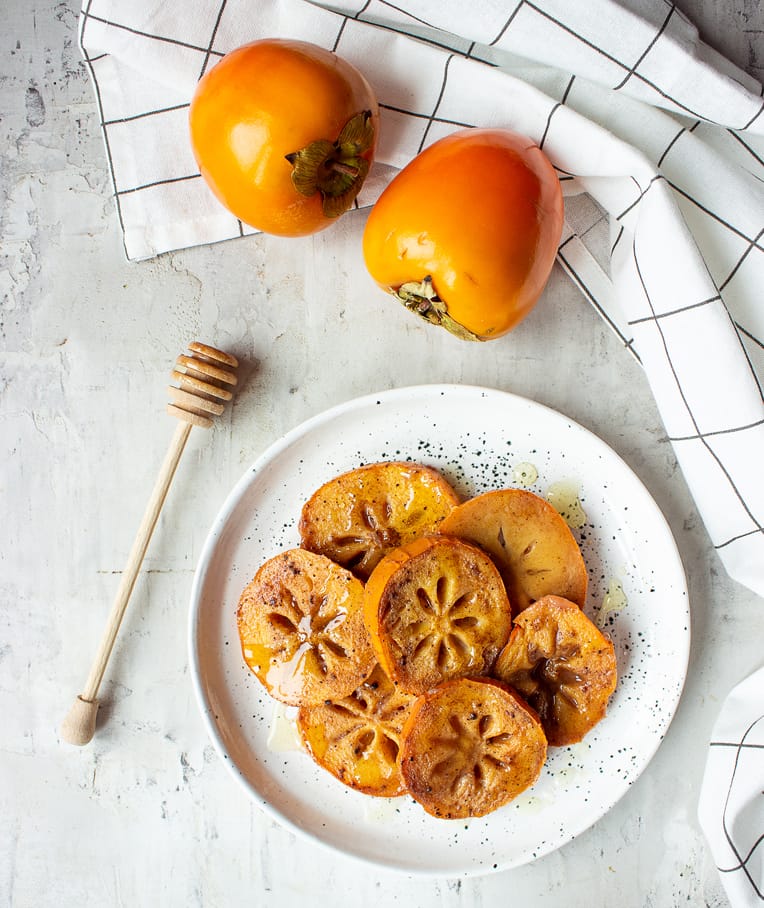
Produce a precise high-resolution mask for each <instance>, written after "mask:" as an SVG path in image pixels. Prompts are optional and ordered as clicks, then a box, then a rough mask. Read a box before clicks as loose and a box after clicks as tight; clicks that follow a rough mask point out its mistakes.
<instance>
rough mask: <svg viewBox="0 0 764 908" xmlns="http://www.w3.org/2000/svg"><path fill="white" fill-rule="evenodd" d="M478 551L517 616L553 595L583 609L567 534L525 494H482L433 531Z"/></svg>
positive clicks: (581, 583)
mask: <svg viewBox="0 0 764 908" xmlns="http://www.w3.org/2000/svg"><path fill="white" fill-rule="evenodd" d="M438 531H439V532H441V533H446V534H448V535H451V536H458V537H459V538H460V539H466V540H468V541H470V542H473V543H475V544H476V545H479V546H480V547H481V548H482V549H484V550H485V551H486V552H488V554H489V555H491V557H492V558H493V559H494V561H495V562H496V564H497V566H498V568H499V570H500V571H501V576H502V577H503V578H504V583H505V584H506V586H507V592H508V593H509V601H510V603H511V605H512V610H513V611H514V612H515V613H517V612H520V611H522V610H523V609H524V608H527V607H528V606H529V605H530V604H531V602H535V601H536V600H537V599H540V598H541V597H542V596H546V595H549V594H553V595H556V596H563V597H565V598H566V599H570V600H571V601H572V602H575V603H576V604H577V605H580V606H583V605H584V602H585V600H586V586H587V575H586V565H585V564H584V559H583V557H582V555H581V551H580V549H579V547H578V543H577V542H576V540H575V538H574V536H573V534H572V533H571V531H570V528H569V527H568V525H567V524H566V523H565V521H564V520H563V519H562V517H561V516H560V515H559V514H558V513H557V511H555V509H554V508H553V507H552V505H551V504H549V502H547V501H544V499H543V498H540V497H539V496H538V495H534V494H533V492H528V491H526V490H525V489H499V490H498V491H493V492H485V493H484V494H482V495H477V496H476V497H475V498H471V499H470V500H469V501H466V502H464V504H461V505H459V506H458V507H456V508H454V509H453V510H452V511H451V513H450V514H449V515H448V516H447V517H446V518H445V519H444V520H443V522H442V523H441V524H440V527H439V529H438Z"/></svg>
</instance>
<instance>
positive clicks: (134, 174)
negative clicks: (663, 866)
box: [80, 0, 764, 595]
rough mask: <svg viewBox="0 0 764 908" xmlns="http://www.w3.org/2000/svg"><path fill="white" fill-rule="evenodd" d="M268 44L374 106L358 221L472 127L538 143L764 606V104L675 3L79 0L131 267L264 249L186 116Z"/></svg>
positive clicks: (621, 328)
mask: <svg viewBox="0 0 764 908" xmlns="http://www.w3.org/2000/svg"><path fill="white" fill-rule="evenodd" d="M269 36H271V37H292V38H299V39H303V40H308V41H312V42H314V43H316V44H320V45H322V46H324V47H327V48H329V49H331V50H334V51H335V52H337V53H338V54H340V55H341V56H343V57H345V58H346V59H348V60H350V61H351V62H352V63H354V64H355V65H356V66H357V67H358V68H359V69H361V70H362V71H363V72H364V73H365V75H366V76H367V78H368V79H369V81H370V82H371V84H372V86H373V87H374V89H375V91H376V94H377V97H378V99H379V102H380V106H381V117H382V119H381V127H380V142H379V147H378V155H377V159H378V162H379V163H378V165H375V167H374V168H373V169H372V173H371V176H370V178H369V179H368V180H367V183H366V185H365V186H364V188H363V190H362V192H361V194H360V196H359V199H358V204H359V205H360V206H366V205H370V204H372V203H373V202H374V200H375V199H376V197H377V196H378V194H379V192H380V191H381V189H382V188H383V187H384V185H385V182H386V180H389V178H390V175H391V174H392V173H394V172H395V168H400V167H402V166H404V165H405V164H406V163H407V162H408V161H409V160H411V158H412V157H413V156H414V155H416V154H417V152H419V151H420V150H421V149H423V148H424V147H426V146H427V145H429V144H430V143H432V142H433V141H435V140H436V139H438V138H440V137H441V136H443V135H445V134H447V133H449V132H451V131H453V130H455V129H459V128H463V127H465V126H501V127H507V128H510V129H514V130H516V131H518V132H521V133H525V134H527V135H529V136H531V137H532V138H533V139H534V140H535V141H537V142H538V143H539V144H540V145H541V146H542V147H543V149H544V150H545V151H546V153H547V154H548V155H549V157H550V158H551V160H552V162H553V163H554V165H555V167H556V169H557V172H558V174H559V177H560V180H561V182H562V186H563V188H564V190H565V191H566V193H567V194H575V193H581V192H586V193H588V194H589V195H590V196H591V197H592V198H593V199H594V200H595V201H596V203H597V204H598V205H599V206H600V207H601V208H602V209H603V211H604V212H605V213H606V214H607V216H608V218H609V222H610V225H611V231H612V249H611V251H610V257H609V262H606V263H604V265H605V269H606V270H609V275H607V276H606V273H605V271H603V270H602V268H600V266H599V265H598V264H597V263H596V262H595V260H594V258H593V257H592V256H591V255H590V254H589V252H588V251H587V249H586V245H585V242H584V239H583V238H582V237H579V236H577V235H576V234H575V233H573V232H572V230H571V229H570V228H567V229H566V232H565V234H564V236H563V240H562V243H561V246H560V249H559V253H558V260H559V262H560V264H561V265H562V267H563V268H564V269H565V271H566V272H567V273H568V274H569V275H570V277H571V278H572V279H573V281H574V282H575V283H576V284H577V286H578V287H579V288H580V289H581V291H582V293H583V294H584V296H585V297H586V299H588V300H589V301H590V302H591V304H593V305H594V306H595V307H596V308H597V310H598V311H599V312H600V313H601V315H602V316H603V318H605V320H606V321H607V323H608V324H609V325H610V326H611V327H612V328H613V330H615V331H616V332H617V333H618V335H619V336H620V338H621V339H622V341H623V343H624V345H625V346H626V348H627V349H628V350H629V351H630V352H631V353H632V354H633V355H635V356H637V358H638V359H639V361H640V362H641V363H642V365H643V367H644V369H645V372H646V375H647V377H648V380H649V382H650V385H651V388H652V390H653V393H654V395H655V398H656V401H657V403H658V407H659V409H660V412H661V416H662V419H663V422H664V425H665V428H666V433H667V435H668V438H669V439H670V440H671V442H672V444H673V446H674V449H675V451H676V455H677V459H678V461H679V463H680V465H681V467H682V470H683V472H684V475H685V477H686V480H687V483H688V485H689V487H690V489H691V491H692V493H693V495H694V497H695V500H696V503H697V506H698V509H699V511H700V513H701V515H702V517H703V520H704V522H705V524H706V527H707V529H708V532H709V535H710V537H711V540H712V542H713V544H714V546H715V547H716V549H717V550H718V552H719V555H720V557H721V559H722V561H723V562H724V564H725V566H726V568H727V570H728V571H729V573H730V574H731V575H732V576H733V577H735V578H736V579H737V580H738V581H740V582H741V583H743V584H745V585H747V586H749V587H750V588H751V589H753V590H755V591H756V592H758V593H759V594H760V595H764V528H763V525H764V482H762V468H763V467H764V400H763V397H762V377H764V306H763V305H762V298H761V296H762V287H764V240H763V239H762V235H763V234H764V182H763V181H764V139H763V138H762V137H763V136H764V100H763V99H762V87H761V85H759V84H758V83H757V82H756V81H755V80H753V79H752V78H750V77H749V76H747V75H746V74H745V73H743V72H741V71H740V70H738V69H736V68H735V67H734V66H732V64H730V63H729V62H728V61H726V60H725V59H724V58H722V57H720V56H719V55H718V54H716V53H715V52H714V51H712V50H711V49H710V48H709V47H707V46H706V45H704V44H703V43H702V42H701V41H700V40H699V38H698V34H697V31H696V30H695V28H694V27H693V26H692V24H691V23H690V22H689V21H688V20H687V19H686V18H685V17H684V16H683V14H682V13H681V12H680V11H679V10H677V9H676V7H675V6H673V4H671V3H667V2H665V0H628V5H627V6H626V5H623V4H618V3H616V2H614V0H588V2H587V3H583V4H581V3H570V2H568V0H533V2H531V0H519V2H518V0H513V2H511V3H501V2H498V0H483V2H479V3H471V4H464V3H462V2H461V0H400V2H398V3H396V4H392V3H388V2H385V0H365V2H364V0H356V2H355V3H354V2H352V0H335V2H334V3H332V8H331V9H330V8H329V7H328V6H322V5H319V4H316V3H309V2H305V0H260V2H256V3H253V2H251V0H249V2H243V0H222V2H221V0H193V2H191V0H189V2H185V3H180V2H177V0H132V2H131V3H127V4H126V3H122V2H118V0H85V3H84V5H83V10H82V15H81V34H80V42H81V47H82V51H83V55H84V57H85V60H86V62H87V65H88V67H89V69H90V72H91V75H92V78H93V83H94V85H95V90H96V95H97V100H98V105H99V110H100V116H101V121H102V124H103V136H104V140H105V144H106V151H107V156H108V160H109V165H110V169H111V175H112V179H113V189H114V195H115V199H116V203H117V212H118V216H119V219H120V223H121V226H122V230H123V233H124V241H125V248H126V252H127V255H128V257H129V258H131V259H142V258H147V257H150V256H153V255H156V254H158V253H161V252H165V251H167V250H171V249H178V248H182V247H185V246H191V245H197V244H201V243H210V242H215V241H218V240H224V239H230V238H235V237H239V236H241V235H244V234H247V233H252V232H254V231H252V230H251V228H248V227H247V226H246V225H243V224H242V223H241V222H239V221H237V220H236V219H235V218H234V217H233V216H232V215H231V214H229V213H228V212H227V211H225V210H224V209H223V208H222V207H221V206H220V205H219V204H218V203H217V201H216V200H215V199H214V197H213V196H212V194H211V193H210V192H209V190H208V189H207V188H206V186H205V184H204V182H203V180H202V179H201V177H200V175H199V171H198V169H197V167H196V163H195V161H194V158H193V155H192V153H191V150H190V147H189V142H188V133H187V116H188V104H189V100H190V98H191V95H192V93H193V91H194V87H195V85H196V82H197V80H198V79H199V78H200V76H201V75H202V74H203V73H204V72H206V70H207V69H208V68H209V67H210V66H212V65H214V63H215V62H216V61H217V60H219V59H220V57H221V56H223V54H224V53H226V52H227V51H229V50H232V49H233V48H234V47H237V46H239V45H241V44H243V43H246V42H247V41H250V40H254V39H257V38H261V37H269ZM614 375H617V368H616V369H615V370H614Z"/></svg>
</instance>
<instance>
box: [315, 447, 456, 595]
mask: <svg viewBox="0 0 764 908" xmlns="http://www.w3.org/2000/svg"><path fill="white" fill-rule="evenodd" d="M458 503H459V498H458V496H457V494H456V492H455V491H454V490H453V488H452V487H451V485H450V484H449V483H448V482H447V481H446V480H445V479H444V478H443V476H441V474H440V473H438V471H437V470H434V469H432V468H431V467H426V466H423V465H421V464H415V463H402V462H399V461H388V462H384V463H373V464H367V465H366V466H363V467H359V468H358V469H356V470H351V471H349V472H347V473H343V474H341V475H340V476H336V477H335V478H334V479H331V480H329V482H327V483H325V484H324V485H323V486H321V488H319V489H318V490H317V491H316V492H314V493H313V495H312V496H311V497H310V498H309V499H308V501H307V502H306V503H305V505H304V506H303V509H302V514H301V516H300V524H299V529H300V538H301V540H302V546H303V548H306V549H309V550H310V551H311V552H320V553H321V554H322V555H326V556H328V557H329V558H331V559H332V561H336V562H337V564H341V565H342V566H343V567H346V568H347V569H348V570H350V571H352V572H353V573H354V574H355V575H356V576H357V577H360V578H361V579H362V580H365V579H366V578H367V577H368V576H369V574H371V572H372V570H373V569H374V567H375V565H376V564H377V562H379V560H380V559H381V558H382V557H383V556H384V555H385V554H387V552H389V551H391V550H392V549H394V548H397V547H398V546H399V545H405V544H406V543H408V542H412V541H413V540H414V539H416V538H418V537H419V536H424V535H426V534H427V533H431V532H433V531H434V530H435V528H436V527H437V525H438V524H439V523H440V521H441V520H442V519H443V518H444V517H445V516H446V514H448V512H449V511H450V510H451V508H453V507H454V505H456V504H458Z"/></svg>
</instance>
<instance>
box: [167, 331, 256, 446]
mask: <svg viewBox="0 0 764 908" xmlns="http://www.w3.org/2000/svg"><path fill="white" fill-rule="evenodd" d="M188 350H189V354H188V355H185V354H181V355H180V356H179V357H178V358H177V360H176V361H175V369H174V370H173V372H172V375H171V378H172V380H173V381H174V382H175V384H173V385H170V386H169V388H168V391H169V393H170V398H171V399H172V403H170V404H168V405H167V412H168V413H172V415H173V416H175V417H177V418H178V419H182V420H183V421H184V422H188V423H191V425H193V426H201V427H202V428H204V429H209V427H210V426H211V425H212V419H211V417H215V416H219V415H220V414H221V413H222V412H223V409H224V402H225V401H227V400H230V399H231V398H232V397H233V393H232V391H231V390H230V389H231V388H233V387H234V386H235V385H236V382H237V378H236V373H235V372H234V371H233V370H234V369H236V367H237V366H238V365H239V361H238V360H237V359H236V357H235V356H231V354H230V353H224V352H223V351H222V350H216V349H215V348H214V347H208V346H207V344H202V343H199V341H193V342H192V343H190V344H189V345H188Z"/></svg>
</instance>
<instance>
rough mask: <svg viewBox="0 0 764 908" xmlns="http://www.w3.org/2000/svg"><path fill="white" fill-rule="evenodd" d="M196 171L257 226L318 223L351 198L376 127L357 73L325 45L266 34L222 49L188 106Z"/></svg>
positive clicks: (308, 228) (281, 228)
mask: <svg viewBox="0 0 764 908" xmlns="http://www.w3.org/2000/svg"><path fill="white" fill-rule="evenodd" d="M189 122H190V130H191V145H192V148H193V152H194V155H195V157H196V160H197V163H198V164H199V168H200V171H201V173H202V176H203V177H204V179H205V180H206V182H207V183H208V184H209V186H210V187H211V189H212V191H213V192H214V193H215V195H216V196H217V197H218V199H219V200H220V201H221V202H222V203H223V205H225V207H226V208H228V209H229V210H230V211H231V212H233V214H235V215H236V217H237V218H239V219H240V220H242V221H244V222H245V223H247V224H250V225H252V226H253V227H256V228H257V229H259V230H262V231H265V232H266V233H273V234H277V235H280V236H303V235H305V234H309V233H315V232H316V231H318V230H323V229H324V228H325V227H328V226H329V225H330V224H332V223H333V222H334V221H335V220H336V219H337V217H339V216H340V215H341V214H342V213H343V212H344V211H346V210H347V209H348V208H349V207H350V206H351V205H352V203H353V201H354V199H355V197H356V195H357V194H358V191H359V190H360V188H361V185H362V184H363V181H364V179H365V177H366V174H367V173H368V171H369V168H370V166H371V163H372V160H373V156H374V150H375V146H376V139H377V131H378V126H379V109H378V106H377V101H376V98H375V97H374V92H373V91H372V89H371V87H370V86H369V84H368V82H367V81H366V79H365V78H364V76H363V75H362V74H361V73H360V72H359V71H358V70H357V69H356V68H355V67H354V66H352V65H351V64H350V63H348V62H347V61H346V60H343V59H342V58H341V57H338V56H337V55H336V54H334V53H332V52H331V51H328V50H324V49H323V48H321V47H317V46H316V45H313V44H309V43H307V42H304V41H289V40H282V39H265V40H261V41H254V42H252V43H251V44H246V45H244V46H243V47H240V48H238V49H237V50H234V51H231V53H229V54H227V55H226V56H225V57H223V58H222V60H221V61H220V62H219V63H218V64H217V65H216V66H214V67H213V68H212V69H211V70H210V71H209V72H208V73H207V74H206V75H205V76H204V77H203V78H202V79H201V80H200V82H199V84H198V86H197V89H196V92H195V94H194V97H193V100H192V101H191V110H190V117H189Z"/></svg>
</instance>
